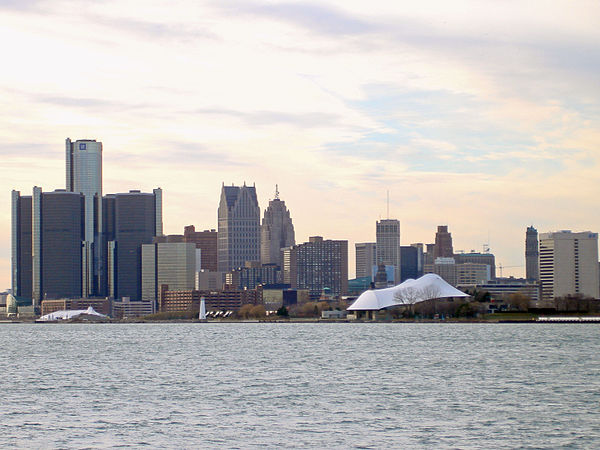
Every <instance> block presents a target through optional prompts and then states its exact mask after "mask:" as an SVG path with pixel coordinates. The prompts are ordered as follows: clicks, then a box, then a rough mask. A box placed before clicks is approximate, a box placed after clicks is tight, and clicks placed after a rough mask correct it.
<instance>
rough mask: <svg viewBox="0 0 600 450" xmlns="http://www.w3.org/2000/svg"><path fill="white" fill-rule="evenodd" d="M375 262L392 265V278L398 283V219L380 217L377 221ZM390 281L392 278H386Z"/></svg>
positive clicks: (399, 266)
mask: <svg viewBox="0 0 600 450" xmlns="http://www.w3.org/2000/svg"><path fill="white" fill-rule="evenodd" d="M375 234H376V241H377V264H378V265H379V264H385V265H386V266H394V280H393V282H394V283H395V284H398V282H399V280H400V268H401V261H400V257H401V256H400V221H399V220H396V219H382V220H380V221H378V222H377V224H376V229H375ZM388 281H392V280H388Z"/></svg>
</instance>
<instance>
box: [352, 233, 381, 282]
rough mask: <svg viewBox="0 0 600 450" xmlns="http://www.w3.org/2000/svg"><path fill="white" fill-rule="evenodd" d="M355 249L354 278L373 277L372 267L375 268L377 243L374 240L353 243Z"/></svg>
mask: <svg viewBox="0 0 600 450" xmlns="http://www.w3.org/2000/svg"><path fill="white" fill-rule="evenodd" d="M354 247H355V250H356V278H361V277H370V278H371V279H373V276H375V273H373V267H375V269H377V244H376V243H375V242H361V243H356V244H355V246H354Z"/></svg>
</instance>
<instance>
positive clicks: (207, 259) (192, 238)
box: [183, 225, 218, 272]
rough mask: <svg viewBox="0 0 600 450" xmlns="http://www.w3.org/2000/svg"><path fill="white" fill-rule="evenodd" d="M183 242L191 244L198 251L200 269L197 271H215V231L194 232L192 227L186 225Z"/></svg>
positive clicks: (194, 229)
mask: <svg viewBox="0 0 600 450" xmlns="http://www.w3.org/2000/svg"><path fill="white" fill-rule="evenodd" d="M183 238H184V241H185V242H193V243H194V244H196V248H197V249H200V267H197V268H196V269H197V270H208V271H210V272H216V271H217V268H218V267H217V266H218V265H217V231H216V230H204V231H196V228H195V227H194V225H188V226H186V227H184V229H183Z"/></svg>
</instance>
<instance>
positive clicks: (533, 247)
mask: <svg viewBox="0 0 600 450" xmlns="http://www.w3.org/2000/svg"><path fill="white" fill-rule="evenodd" d="M539 257H540V251H539V243H538V232H537V230H536V229H535V228H533V226H531V227H527V232H526V233H525V276H526V278H527V279H528V280H530V281H538V280H539V279H540V266H539Z"/></svg>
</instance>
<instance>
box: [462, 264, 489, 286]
mask: <svg viewBox="0 0 600 450" xmlns="http://www.w3.org/2000/svg"><path fill="white" fill-rule="evenodd" d="M454 268H455V270H456V286H460V285H463V284H467V285H471V284H480V283H487V282H489V281H490V280H491V279H492V276H491V271H490V266H489V265H488V264H477V263H472V262H466V263H462V264H455V266H454Z"/></svg>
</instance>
